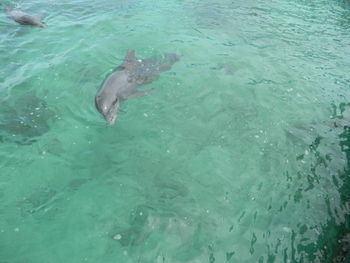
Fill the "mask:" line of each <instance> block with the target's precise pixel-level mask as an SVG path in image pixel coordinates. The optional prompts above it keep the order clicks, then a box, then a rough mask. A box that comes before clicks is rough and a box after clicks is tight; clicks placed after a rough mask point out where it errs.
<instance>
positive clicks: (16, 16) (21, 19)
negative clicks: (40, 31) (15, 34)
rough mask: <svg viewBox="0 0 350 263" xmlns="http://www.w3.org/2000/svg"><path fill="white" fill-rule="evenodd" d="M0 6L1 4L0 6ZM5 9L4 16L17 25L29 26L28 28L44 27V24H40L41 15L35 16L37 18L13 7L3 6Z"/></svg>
mask: <svg viewBox="0 0 350 263" xmlns="http://www.w3.org/2000/svg"><path fill="white" fill-rule="evenodd" d="M0 5H2V4H0ZM3 6H4V7H5V9H6V14H7V17H8V18H10V19H12V20H14V21H16V22H17V23H19V24H21V25H29V26H39V27H46V25H45V24H43V23H41V22H40V20H41V17H42V16H41V15H37V16H31V15H29V14H27V13H25V12H23V11H21V10H19V9H16V8H13V7H9V6H5V5H3Z"/></svg>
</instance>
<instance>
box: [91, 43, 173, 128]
mask: <svg viewBox="0 0 350 263" xmlns="http://www.w3.org/2000/svg"><path fill="white" fill-rule="evenodd" d="M178 60H179V56H178V55H176V54H173V53H165V54H163V55H162V56H161V57H150V58H148V59H145V60H141V59H137V58H136V57H135V50H129V51H128V53H127V54H126V56H125V59H124V61H123V63H122V64H121V65H120V66H119V67H117V68H116V69H115V70H114V71H113V72H112V74H110V75H109V76H108V77H107V78H106V79H105V80H104V81H103V83H102V85H101V88H100V89H99V90H98V92H97V94H96V96H95V105H96V108H97V110H98V111H99V112H100V113H101V114H102V116H103V117H104V118H105V120H106V121H107V122H108V124H114V122H115V120H116V118H117V114H118V109H119V105H120V103H121V102H122V101H123V100H126V99H129V98H137V97H141V96H143V95H146V94H149V93H150V92H152V91H153V89H148V90H142V91H141V90H136V89H137V88H138V87H140V86H142V85H144V84H148V83H151V82H152V81H154V80H156V79H157V78H158V77H159V75H160V73H161V72H164V71H167V70H169V69H170V68H171V66H172V65H173V64H174V63H175V62H176V61H178Z"/></svg>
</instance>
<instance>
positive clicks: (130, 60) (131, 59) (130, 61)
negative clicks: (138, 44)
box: [122, 50, 139, 70]
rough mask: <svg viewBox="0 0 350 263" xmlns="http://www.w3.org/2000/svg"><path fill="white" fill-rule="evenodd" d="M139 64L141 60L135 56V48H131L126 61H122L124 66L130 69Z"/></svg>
mask: <svg viewBox="0 0 350 263" xmlns="http://www.w3.org/2000/svg"><path fill="white" fill-rule="evenodd" d="M138 64H139V61H138V60H137V58H136V56H135V50H129V51H128V53H126V55H125V58H124V61H123V63H122V66H123V67H124V68H126V69H128V70H130V69H133V68H134V67H136V65H138Z"/></svg>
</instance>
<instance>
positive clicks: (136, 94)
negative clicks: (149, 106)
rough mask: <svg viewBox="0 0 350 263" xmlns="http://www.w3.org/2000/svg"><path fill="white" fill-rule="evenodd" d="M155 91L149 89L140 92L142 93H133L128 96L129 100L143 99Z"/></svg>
mask: <svg viewBox="0 0 350 263" xmlns="http://www.w3.org/2000/svg"><path fill="white" fill-rule="evenodd" d="M153 90H154V89H147V90H140V91H133V92H132V93H130V94H129V95H128V97H127V98H128V99H130V98H138V97H142V96H145V95H147V94H149V93H151V92H152V91H153Z"/></svg>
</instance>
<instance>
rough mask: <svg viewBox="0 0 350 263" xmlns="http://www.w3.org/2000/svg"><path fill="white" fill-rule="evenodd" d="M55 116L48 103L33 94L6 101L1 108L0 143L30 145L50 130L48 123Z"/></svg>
mask: <svg viewBox="0 0 350 263" xmlns="http://www.w3.org/2000/svg"><path fill="white" fill-rule="evenodd" d="M54 116H55V114H54V112H53V111H52V110H50V109H49V108H48V106H47V104H46V102H45V101H44V100H42V99H39V98H38V97H36V96H35V95H32V94H27V95H24V96H22V97H19V98H17V99H14V100H11V99H10V100H6V101H4V102H2V103H1V106H0V142H14V143H17V144H20V145H30V144H32V143H34V142H36V140H37V138H38V137H39V136H41V135H43V134H44V133H46V132H48V131H49V130H50V127H49V124H48V121H49V120H50V119H53V118H54Z"/></svg>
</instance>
